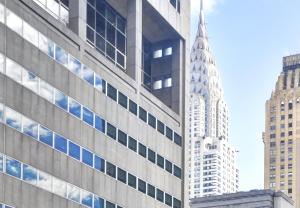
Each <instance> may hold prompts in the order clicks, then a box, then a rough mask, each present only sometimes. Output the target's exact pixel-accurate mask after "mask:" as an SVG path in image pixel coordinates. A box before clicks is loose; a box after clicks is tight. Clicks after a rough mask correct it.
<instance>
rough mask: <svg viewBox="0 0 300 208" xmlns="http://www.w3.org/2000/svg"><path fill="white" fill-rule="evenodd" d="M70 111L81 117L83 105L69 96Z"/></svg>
mask: <svg viewBox="0 0 300 208" xmlns="http://www.w3.org/2000/svg"><path fill="white" fill-rule="evenodd" d="M69 112H70V113H71V114H72V115H74V116H76V117H77V118H79V119H80V118H81V105H80V104H79V103H78V102H76V101H75V100H73V99H72V98H69Z"/></svg>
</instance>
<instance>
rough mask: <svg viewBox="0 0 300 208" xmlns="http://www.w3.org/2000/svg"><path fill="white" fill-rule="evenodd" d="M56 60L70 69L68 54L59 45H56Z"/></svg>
mask: <svg viewBox="0 0 300 208" xmlns="http://www.w3.org/2000/svg"><path fill="white" fill-rule="evenodd" d="M55 60H56V61H57V62H58V63H60V64H62V65H64V66H66V67H68V54H67V53H66V51H65V50H64V49H62V48H61V47H59V46H57V45H55Z"/></svg>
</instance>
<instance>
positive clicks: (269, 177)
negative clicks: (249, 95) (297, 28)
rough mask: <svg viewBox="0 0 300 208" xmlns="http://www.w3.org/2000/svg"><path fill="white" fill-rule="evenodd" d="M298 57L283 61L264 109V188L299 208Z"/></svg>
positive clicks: (299, 98) (299, 88) (299, 84)
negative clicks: (277, 193)
mask: <svg viewBox="0 0 300 208" xmlns="http://www.w3.org/2000/svg"><path fill="white" fill-rule="evenodd" d="M299 110H300V55H299V54H298V55H292V56H287V57H284V58H283V70H282V72H281V73H280V75H279V77H278V80H277V83H276V88H275V90H274V91H273V92H272V95H271V98H270V99H269V100H267V102H266V105H265V116H266V117H265V132H264V134H263V141H264V145H265V166H264V167H265V170H264V171H265V177H264V183H265V188H268V189H269V188H270V189H272V190H281V191H283V192H284V193H285V194H287V195H288V196H289V197H291V198H292V199H293V200H294V201H295V207H296V208H299V207H300V197H299V196H300V180H299V177H300V169H299V162H300V160H299V159H298V158H300V149H299V148H300V143H299V142H300V140H299V134H300V132H299V127H300V123H299V122H300V120H299V119H300V117H299Z"/></svg>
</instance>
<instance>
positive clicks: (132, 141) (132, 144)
mask: <svg viewBox="0 0 300 208" xmlns="http://www.w3.org/2000/svg"><path fill="white" fill-rule="evenodd" d="M128 147H129V149H131V150H133V151H135V152H136V151H137V141H136V140H135V139H133V138H131V137H129V140H128Z"/></svg>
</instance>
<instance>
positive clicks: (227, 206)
mask: <svg viewBox="0 0 300 208" xmlns="http://www.w3.org/2000/svg"><path fill="white" fill-rule="evenodd" d="M293 204H294V202H293V200H291V199H290V198H289V197H288V196H286V195H285V194H284V193H282V192H275V191H271V190H252V191H248V192H238V193H232V194H224V195H220V196H210V197H203V198H195V199H192V201H191V208H258V207H259V208H294V205H293Z"/></svg>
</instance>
